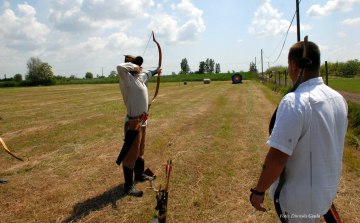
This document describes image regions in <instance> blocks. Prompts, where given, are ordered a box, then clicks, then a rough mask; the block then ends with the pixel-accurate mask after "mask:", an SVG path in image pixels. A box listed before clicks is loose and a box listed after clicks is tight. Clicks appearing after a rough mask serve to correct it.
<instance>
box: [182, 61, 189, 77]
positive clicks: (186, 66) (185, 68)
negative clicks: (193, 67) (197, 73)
mask: <svg viewBox="0 0 360 223" xmlns="http://www.w3.org/2000/svg"><path fill="white" fill-rule="evenodd" d="M180 67H181V70H182V71H184V73H185V74H188V73H189V72H190V67H189V64H188V61H187V59H186V58H184V59H182V60H181V63H180Z"/></svg>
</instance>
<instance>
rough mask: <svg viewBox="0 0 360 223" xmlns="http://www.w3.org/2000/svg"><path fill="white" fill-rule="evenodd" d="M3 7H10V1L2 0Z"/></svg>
mask: <svg viewBox="0 0 360 223" xmlns="http://www.w3.org/2000/svg"><path fill="white" fill-rule="evenodd" d="M2 7H3V8H10V2H8V1H5V0H4V4H3V6H2Z"/></svg>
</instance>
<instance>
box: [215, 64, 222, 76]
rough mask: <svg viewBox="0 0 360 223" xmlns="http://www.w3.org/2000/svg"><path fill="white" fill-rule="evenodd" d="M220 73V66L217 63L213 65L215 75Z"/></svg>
mask: <svg viewBox="0 0 360 223" xmlns="http://www.w3.org/2000/svg"><path fill="white" fill-rule="evenodd" d="M220 72H221V70H220V64H219V63H217V64H216V65H215V73H216V74H219V73H220Z"/></svg>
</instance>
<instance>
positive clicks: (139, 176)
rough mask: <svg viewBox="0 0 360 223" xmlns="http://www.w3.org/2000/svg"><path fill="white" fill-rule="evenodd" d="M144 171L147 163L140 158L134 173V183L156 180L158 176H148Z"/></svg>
mask: <svg viewBox="0 0 360 223" xmlns="http://www.w3.org/2000/svg"><path fill="white" fill-rule="evenodd" d="M144 169H145V161H144V160H142V159H141V158H138V159H137V160H136V162H135V167H134V173H135V179H134V181H137V182H144V181H146V180H155V179H156V176H148V175H146V174H144Z"/></svg>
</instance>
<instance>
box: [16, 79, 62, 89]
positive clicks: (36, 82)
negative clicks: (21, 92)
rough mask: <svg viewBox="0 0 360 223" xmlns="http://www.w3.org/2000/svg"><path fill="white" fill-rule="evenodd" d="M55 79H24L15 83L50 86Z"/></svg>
mask: <svg viewBox="0 0 360 223" xmlns="http://www.w3.org/2000/svg"><path fill="white" fill-rule="evenodd" d="M55 84H56V80H55V79H54V78H52V79H47V80H25V81H21V82H19V83H18V84H17V86H18V87H27V86H39V85H41V86H51V85H55Z"/></svg>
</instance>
